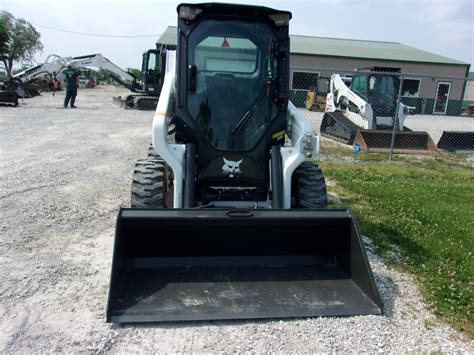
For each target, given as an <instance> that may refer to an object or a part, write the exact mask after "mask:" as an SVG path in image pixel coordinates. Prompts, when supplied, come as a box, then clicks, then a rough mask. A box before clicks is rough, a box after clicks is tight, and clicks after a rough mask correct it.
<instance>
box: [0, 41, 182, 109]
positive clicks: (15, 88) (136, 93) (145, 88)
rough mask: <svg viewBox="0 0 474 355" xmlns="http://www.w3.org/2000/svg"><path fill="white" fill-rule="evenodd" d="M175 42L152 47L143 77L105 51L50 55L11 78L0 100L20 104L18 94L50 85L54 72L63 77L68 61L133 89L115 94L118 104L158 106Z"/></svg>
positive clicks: (23, 95)
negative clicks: (40, 62) (162, 73)
mask: <svg viewBox="0 0 474 355" xmlns="http://www.w3.org/2000/svg"><path fill="white" fill-rule="evenodd" d="M168 48H174V47H173V46H168V47H160V48H157V49H150V50H148V51H146V52H145V53H144V54H143V60H142V71H141V78H136V77H135V76H134V75H133V74H132V73H130V72H128V71H125V70H123V69H122V68H120V67H119V66H117V65H115V64H114V63H112V62H111V61H110V60H108V59H107V58H105V57H104V56H102V54H89V55H83V56H78V57H60V56H58V55H50V56H48V58H47V59H46V61H45V63H42V64H39V65H36V66H34V67H31V68H28V69H26V70H24V71H21V72H19V73H17V74H15V75H13V77H12V78H11V79H10V80H9V81H8V83H7V85H5V88H4V89H3V90H2V91H0V104H3V105H11V106H18V98H19V97H20V98H29V97H33V96H36V95H39V93H40V92H41V91H42V90H44V89H45V88H46V87H47V86H49V83H50V81H51V80H52V77H53V76H57V78H58V80H61V76H62V73H61V72H62V70H63V69H64V68H65V67H66V64H68V63H69V64H71V65H72V66H73V67H75V68H78V69H82V68H96V69H101V70H103V71H104V72H106V73H107V75H109V76H110V77H111V78H112V79H113V80H114V81H116V82H117V83H119V84H120V85H122V86H124V87H126V88H127V89H129V90H130V91H131V92H132V93H131V94H129V95H127V96H126V97H125V98H122V97H114V102H115V103H117V104H118V106H122V107H124V106H125V107H128V108H137V109H140V110H154V109H155V108H156V105H157V103H158V98H159V95H160V91H161V86H162V85H163V78H162V76H161V72H162V71H163V70H164V68H165V66H166V61H165V58H166V57H165V56H166V54H165V52H166V49H168Z"/></svg>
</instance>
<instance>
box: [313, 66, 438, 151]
mask: <svg viewBox="0 0 474 355" xmlns="http://www.w3.org/2000/svg"><path fill="white" fill-rule="evenodd" d="M399 74H400V70H399V69H392V68H381V67H374V68H368V69H363V70H359V73H358V74H356V75H354V76H353V77H352V81H351V85H350V87H347V85H346V84H345V83H344V81H343V80H342V78H341V77H340V76H339V75H338V74H333V75H332V76H331V81H330V92H329V93H328V95H327V96H326V113H325V114H324V116H323V120H322V122H321V129H320V132H321V135H322V136H324V137H328V138H331V139H333V140H336V141H339V142H341V143H344V144H350V145H351V144H359V145H360V147H361V149H362V150H365V151H368V152H388V151H389V150H390V147H391V145H392V141H393V144H394V150H393V151H394V152H395V153H429V154H436V153H437V149H436V145H435V144H434V142H433V140H432V139H431V137H430V136H429V135H428V133H427V132H421V131H412V130H410V129H409V128H407V127H406V126H405V119H406V117H407V115H408V114H409V113H410V111H411V110H412V109H413V108H411V107H409V106H407V105H404V104H403V103H398V102H399V100H398V95H399V88H400V79H399ZM397 103H398V104H397ZM397 106H398V107H397Z"/></svg>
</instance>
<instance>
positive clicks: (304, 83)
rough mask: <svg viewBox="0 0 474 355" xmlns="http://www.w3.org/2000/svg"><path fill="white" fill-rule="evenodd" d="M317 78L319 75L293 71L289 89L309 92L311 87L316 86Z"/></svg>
mask: <svg viewBox="0 0 474 355" xmlns="http://www.w3.org/2000/svg"><path fill="white" fill-rule="evenodd" d="M318 77H319V73H314V72H303V71H294V72H293V79H292V81H291V88H292V89H293V90H306V91H309V90H310V88H311V87H317V86H318Z"/></svg>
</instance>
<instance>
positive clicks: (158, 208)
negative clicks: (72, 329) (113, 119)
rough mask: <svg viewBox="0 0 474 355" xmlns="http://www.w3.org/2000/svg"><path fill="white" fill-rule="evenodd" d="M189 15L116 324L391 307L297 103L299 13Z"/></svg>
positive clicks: (130, 239)
mask: <svg viewBox="0 0 474 355" xmlns="http://www.w3.org/2000/svg"><path fill="white" fill-rule="evenodd" d="M177 10H178V46H177V50H176V52H175V51H167V56H168V57H167V63H168V67H167V71H166V76H165V80H164V84H163V88H162V91H161V96H160V99H159V103H158V106H157V110H156V113H155V117H154V120H153V147H152V148H151V149H150V150H149V153H148V156H147V157H146V158H145V159H141V160H139V161H138V162H137V165H136V167H135V172H134V177H133V182H132V208H124V209H121V210H120V212H119V215H118V219H117V226H116V235H115V246H114V254H113V262H112V274H111V283H110V290H109V299H108V306H107V321H108V322H118V323H122V322H125V323H127V322H156V321H188V320H213V319H243V318H245V319H249V318H280V317H306V316H328V315H362V314H380V313H381V312H382V302H381V299H380V296H379V294H378V291H377V288H376V285H375V283H374V278H373V275H372V272H371V269H370V265H369V263H368V261H367V256H366V253H365V250H364V246H363V243H362V241H361V238H360V235H359V232H358V230H357V225H356V222H355V220H354V217H353V215H352V214H351V212H350V211H349V210H342V209H341V210H333V209H327V196H326V185H325V183H324V177H323V175H322V173H321V170H320V169H319V168H318V167H317V166H316V165H314V164H313V163H312V158H313V157H314V156H315V155H317V154H318V153H319V137H317V136H315V135H314V134H313V133H312V130H311V127H310V125H309V123H308V122H307V121H305V119H304V118H303V117H302V116H301V115H300V113H299V112H298V110H297V109H296V108H295V107H294V105H293V104H292V103H291V102H288V94H289V91H288V70H289V67H288V62H289V37H288V24H289V20H290V18H291V13H289V12H286V11H277V10H273V9H270V8H266V7H256V6H244V5H231V4H219V3H210V4H193V5H191V4H181V5H179V6H178V9H177ZM172 63H176V67H175V68H173V65H172ZM285 136H287V138H288V139H289V141H291V144H290V145H288V146H285V145H284V143H285Z"/></svg>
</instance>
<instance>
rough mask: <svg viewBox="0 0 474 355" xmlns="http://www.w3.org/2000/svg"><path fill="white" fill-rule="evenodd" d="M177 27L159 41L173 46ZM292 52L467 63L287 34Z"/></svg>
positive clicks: (403, 48) (393, 46)
mask: <svg viewBox="0 0 474 355" xmlns="http://www.w3.org/2000/svg"><path fill="white" fill-rule="evenodd" d="M176 43H177V28H176V27H175V26H169V27H168V28H167V29H166V31H165V32H164V33H163V34H162V35H161V37H160V38H159V40H158V44H165V45H166V44H168V45H176ZM290 52H291V54H303V55H315V56H327V57H345V58H360V59H377V60H390V61H401V62H416V63H434V64H452V65H468V64H467V63H464V62H461V61H459V60H456V59H451V58H448V57H443V56H441V55H438V54H434V53H430V52H426V51H423V50H421V49H418V48H414V47H410V46H407V45H405V44H402V43H397V42H382V41H366V40H357V39H343V38H326V37H313V36H299V35H290Z"/></svg>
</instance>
